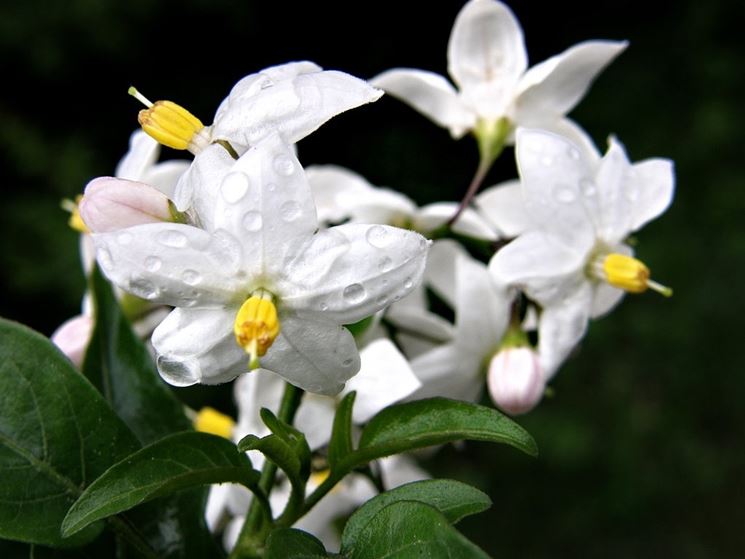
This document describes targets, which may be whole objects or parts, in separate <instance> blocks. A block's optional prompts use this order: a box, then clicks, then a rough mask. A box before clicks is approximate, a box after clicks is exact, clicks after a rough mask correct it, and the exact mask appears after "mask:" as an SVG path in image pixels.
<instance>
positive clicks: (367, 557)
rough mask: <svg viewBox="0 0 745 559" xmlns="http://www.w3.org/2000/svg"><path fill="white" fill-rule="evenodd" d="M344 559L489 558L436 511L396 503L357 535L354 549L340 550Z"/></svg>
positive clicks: (385, 509)
mask: <svg viewBox="0 0 745 559" xmlns="http://www.w3.org/2000/svg"><path fill="white" fill-rule="evenodd" d="M341 553H342V555H344V557H346V558H347V559H383V558H385V559H410V558H411V557H426V558H427V559H440V558H442V559H452V558H454V557H457V558H458V559H488V557H489V556H488V555H487V554H486V553H484V552H483V551H482V550H481V549H479V548H478V547H477V546H476V545H475V544H473V543H471V542H470V541H468V540H467V539H466V538H465V537H464V536H463V535H462V534H461V533H460V532H458V531H457V530H456V529H455V528H453V527H452V526H451V525H450V523H449V522H448V520H447V518H445V516H444V515H443V514H442V513H441V512H440V511H438V510H437V509H436V508H434V507H432V506H430V505H426V504H424V503H419V502H416V501H398V502H396V503H393V504H390V505H388V506H386V507H384V508H383V509H381V510H380V511H379V512H378V513H377V514H376V515H375V516H373V517H372V518H371V519H370V521H369V522H368V523H367V525H366V526H364V527H363V528H362V529H361V530H360V532H359V533H358V535H357V539H356V541H355V543H354V546H353V547H351V548H345V547H342V549H341Z"/></svg>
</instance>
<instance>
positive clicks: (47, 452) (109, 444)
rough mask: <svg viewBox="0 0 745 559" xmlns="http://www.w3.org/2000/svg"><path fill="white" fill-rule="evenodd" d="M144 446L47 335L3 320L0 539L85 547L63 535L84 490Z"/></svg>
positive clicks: (0, 338)
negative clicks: (62, 529) (64, 521)
mask: <svg viewBox="0 0 745 559" xmlns="http://www.w3.org/2000/svg"><path fill="white" fill-rule="evenodd" d="M138 447H139V445H138V443H137V440H136V439H135V437H134V435H133V434H132V433H131V431H130V430H129V429H128V428H127V426H126V425H125V424H124V423H123V422H122V421H121V420H120V419H119V418H118V417H117V416H116V415H115V414H114V412H113V411H112V410H111V408H109V406H108V404H107V403H106V401H105V400H104V399H103V398H102V397H101V395H100V394H99V393H98V392H97V391H96V389H95V388H94V387H93V386H91V385H90V383H89V382H88V381H87V380H86V379H85V378H84V377H83V376H82V375H81V374H80V373H79V372H78V371H76V370H75V369H74V368H73V366H72V365H71V364H70V362H69V360H68V359H67V358H66V357H65V356H64V355H62V353H60V352H59V350H58V349H57V348H56V347H54V346H53V345H52V344H51V342H50V341H49V340H48V339H46V338H45V337H44V336H41V335H40V334H38V333H36V332H34V331H32V330H30V329H28V328H26V327H25V326H21V325H20V324H16V323H13V322H9V321H7V320H2V319H0V471H2V484H0V538H8V539H13V540H20V541H24V542H29V543H38V544H42V545H48V546H70V545H80V544H82V543H84V542H85V541H88V540H90V539H91V538H92V537H94V536H95V534H96V533H97V532H98V529H100V526H98V527H97V528H98V529H97V528H96V527H91V528H90V529H88V530H87V531H86V532H85V533H84V534H80V535H79V536H77V537H76V538H73V539H72V540H70V541H64V540H63V538H62V536H61V535H60V525H61V524H62V519H63V518H64V517H65V514H66V513H67V510H68V509H69V508H70V506H71V505H72V504H73V503H74V502H75V500H76V499H77V498H78V497H79V496H80V494H81V493H82V492H83V488H84V487H85V486H86V485H87V484H88V483H89V482H90V481H92V480H94V479H95V478H97V477H98V476H100V475H101V474H102V473H103V472H104V471H105V470H106V469H108V467H109V466H111V465H112V464H114V463H115V462H117V461H119V460H121V459H122V458H124V457H126V456H127V455H129V454H130V453H132V452H134V451H135V450H137V448H138Z"/></svg>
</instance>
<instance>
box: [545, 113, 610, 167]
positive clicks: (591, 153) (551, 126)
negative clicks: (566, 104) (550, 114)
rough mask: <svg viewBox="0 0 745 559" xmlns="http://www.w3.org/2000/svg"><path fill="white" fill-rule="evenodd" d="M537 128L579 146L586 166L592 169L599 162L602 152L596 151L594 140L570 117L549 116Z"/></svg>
mask: <svg viewBox="0 0 745 559" xmlns="http://www.w3.org/2000/svg"><path fill="white" fill-rule="evenodd" d="M537 128H540V129H541V130H545V131H547V132H553V133H554V134H558V135H559V136H563V137H564V138H566V139H567V140H569V141H570V142H572V143H573V144H574V146H575V147H577V148H579V150H580V153H581V157H582V158H583V159H584V160H585V161H586V162H587V166H588V168H591V169H594V168H596V167H597V165H598V164H599V163H600V158H601V157H602V154H601V153H600V152H599V151H598V148H597V146H596V145H595V142H594V141H593V140H592V138H591V137H590V136H589V135H588V134H587V132H585V130H584V129H583V128H582V127H581V126H579V125H578V124H577V123H576V122H574V121H573V120H572V119H570V118H567V117H562V118H550V119H547V120H544V121H542V122H541V123H540V126H538V127H537Z"/></svg>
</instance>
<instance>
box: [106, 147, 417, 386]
mask: <svg viewBox="0 0 745 559" xmlns="http://www.w3.org/2000/svg"><path fill="white" fill-rule="evenodd" d="M213 147H214V148H217V149H221V148H219V146H213ZM223 151H224V150H223ZM205 156H207V158H208V159H209V153H205ZM195 165H196V163H195ZM192 168H194V167H192ZM202 170H203V171H204V174H203V175H202V176H203V177H204V178H205V179H206V182H203V183H199V182H197V183H192V186H194V185H195V184H196V186H194V189H195V190H194V191H195V193H197V194H196V197H197V198H198V199H201V200H203V203H202V204H201V205H200V209H201V213H199V214H198V215H196V216H194V218H195V220H196V223H198V224H199V225H201V227H197V226H196V225H195V224H181V223H153V224H145V225H138V226H135V227H131V228H127V229H124V230H120V231H116V232H111V233H100V234H95V235H94V241H95V243H96V247H97V256H98V261H99V263H100V264H101V266H102V268H103V270H104V272H105V273H106V274H107V276H108V277H109V278H110V279H111V280H112V281H113V282H114V283H116V284H117V285H119V286H120V287H122V288H123V289H125V290H127V291H129V292H132V293H134V294H136V295H138V296H140V297H143V298H144V299H147V300H149V301H152V302H159V303H163V304H168V305H171V306H174V307H177V308H176V309H175V310H174V311H173V312H172V313H171V314H170V315H169V316H168V318H166V320H164V321H163V322H162V323H161V324H160V325H159V326H158V328H156V330H155V332H154V333H153V338H152V342H153V346H154V348H155V350H156V352H157V354H158V357H157V365H158V370H159V371H160V373H161V375H162V376H163V378H164V379H165V380H166V381H168V382H170V383H171V384H174V385H178V386H188V385H191V384H195V383H204V384H215V383H220V382H226V381H229V380H232V379H233V378H235V377H236V376H238V375H239V374H241V373H242V372H245V371H247V370H248V369H249V368H259V367H261V368H265V369H267V370H270V371H274V372H276V373H277V374H279V375H280V376H282V377H283V378H284V379H285V380H288V381H289V382H291V383H293V384H295V385H297V386H299V387H301V388H303V389H305V390H308V391H310V392H317V393H322V394H335V393H337V392H339V391H340V390H341V389H342V388H343V386H344V382H345V381H346V380H347V379H349V378H351V377H352V376H353V375H354V374H355V373H356V372H357V371H358V370H359V354H358V352H357V348H356V346H355V343H354V338H353V337H352V335H351V334H350V333H349V331H348V330H347V329H345V328H344V327H343V326H342V325H343V324H352V323H354V322H357V321H359V320H361V319H362V318H365V317H367V316H369V315H371V314H373V313H375V312H376V311H378V310H380V309H382V308H384V307H385V306H387V305H389V304H390V303H392V302H393V301H395V300H398V299H400V298H402V297H403V296H405V295H406V294H407V293H409V292H410V291H411V290H412V289H413V287H414V286H415V285H416V284H417V283H418V282H419V280H420V277H421V274H422V272H423V268H424V263H425V256H426V252H427V248H428V243H427V241H426V240H425V239H424V238H422V237H421V236H420V235H418V234H416V233H413V232H410V231H404V230H401V229H397V228H393V227H388V226H384V225H374V226H371V225H359V224H347V225H342V226H338V227H333V228H330V229H327V230H324V231H320V232H317V227H318V224H317V219H316V212H315V207H314V205H313V199H312V197H311V193H310V188H309V186H308V183H307V180H306V178H305V173H304V172H303V169H302V167H301V166H300V164H299V162H298V161H297V159H296V158H295V156H294V154H293V151H292V149H291V147H290V146H288V145H287V144H285V143H284V142H283V141H282V140H281V139H280V137H279V136H278V135H272V136H269V137H267V138H265V139H264V140H262V141H261V142H260V143H259V144H258V145H257V146H255V147H254V148H252V149H251V150H249V151H248V152H247V153H246V154H245V155H244V156H243V157H241V158H240V159H239V160H238V161H236V162H235V163H234V164H233V165H232V166H231V167H230V168H229V169H228V171H229V172H227V173H225V170H226V169H225V167H224V166H220V165H216V166H215V167H214V168H210V166H209V165H204V166H203V167H202ZM195 176H196V175H195ZM217 179H219V181H218V182H213V181H214V180H217ZM246 354H248V355H246Z"/></svg>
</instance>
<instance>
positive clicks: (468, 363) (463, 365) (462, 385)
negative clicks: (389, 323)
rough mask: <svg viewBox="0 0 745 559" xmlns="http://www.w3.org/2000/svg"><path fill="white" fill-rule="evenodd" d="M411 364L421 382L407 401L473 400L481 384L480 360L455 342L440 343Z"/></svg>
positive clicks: (480, 389)
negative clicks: (443, 398)
mask: <svg viewBox="0 0 745 559" xmlns="http://www.w3.org/2000/svg"><path fill="white" fill-rule="evenodd" d="M410 364H411V368H412V369H413V371H414V374H415V375H416V376H417V378H418V379H419V380H420V381H421V383H422V387H421V388H420V389H419V390H417V391H416V392H415V393H414V394H413V395H412V396H411V397H410V398H409V399H410V400H420V399H422V398H431V397H434V396H444V397H447V398H453V399H455V400H465V401H469V402H473V401H475V400H476V399H477V397H478V395H479V394H480V393H481V391H482V389H483V387H484V382H483V380H484V379H483V378H482V377H481V374H480V373H481V362H480V359H479V358H478V357H477V356H475V355H473V353H472V352H471V351H468V350H467V349H465V348H462V347H459V346H457V345H456V344H446V345H442V346H439V347H437V348H435V349H433V350H432V351H430V352H427V353H425V354H423V355H420V356H419V357H417V358H416V359H413V360H412V361H411V363H410Z"/></svg>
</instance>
